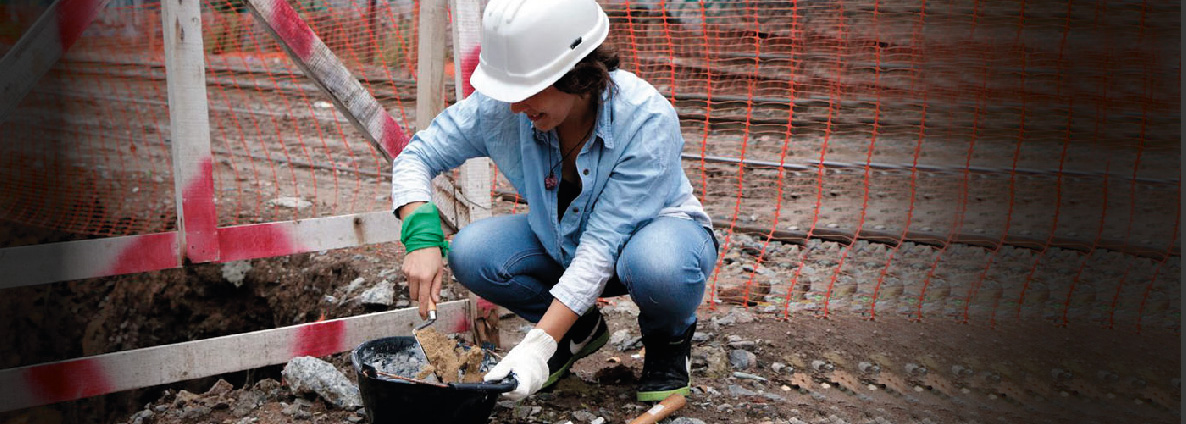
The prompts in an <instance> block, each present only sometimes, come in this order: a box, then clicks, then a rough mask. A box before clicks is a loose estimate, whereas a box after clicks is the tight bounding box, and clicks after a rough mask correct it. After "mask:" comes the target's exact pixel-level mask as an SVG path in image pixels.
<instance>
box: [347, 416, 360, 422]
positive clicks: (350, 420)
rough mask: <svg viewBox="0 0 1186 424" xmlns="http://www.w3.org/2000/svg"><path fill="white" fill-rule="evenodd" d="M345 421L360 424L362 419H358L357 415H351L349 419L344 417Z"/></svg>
mask: <svg viewBox="0 0 1186 424" xmlns="http://www.w3.org/2000/svg"><path fill="white" fill-rule="evenodd" d="M346 421H349V422H351V423H360V422H362V417H360V416H358V415H351V416H349V417H346Z"/></svg>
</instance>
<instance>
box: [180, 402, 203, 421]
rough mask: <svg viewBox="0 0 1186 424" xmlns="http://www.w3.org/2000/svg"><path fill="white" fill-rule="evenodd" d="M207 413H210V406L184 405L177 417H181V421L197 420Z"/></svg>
mask: <svg viewBox="0 0 1186 424" xmlns="http://www.w3.org/2000/svg"><path fill="white" fill-rule="evenodd" d="M207 415H210V407H208V406H201V405H197V406H187V407H185V409H182V410H181V413H180V414H177V418H181V419H182V420H183V421H197V420H199V419H201V418H202V417H205V416H207Z"/></svg>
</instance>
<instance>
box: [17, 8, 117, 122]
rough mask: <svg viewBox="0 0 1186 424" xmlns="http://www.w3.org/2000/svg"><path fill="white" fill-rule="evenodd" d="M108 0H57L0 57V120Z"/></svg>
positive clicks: (79, 34) (71, 43) (30, 88)
mask: <svg viewBox="0 0 1186 424" xmlns="http://www.w3.org/2000/svg"><path fill="white" fill-rule="evenodd" d="M108 1H109V0H57V1H55V2H54V3H53V4H51V5H50V6H49V7H48V8H46V9H45V12H44V13H42V14H41V17H40V18H37V21H36V22H34V23H33V26H31V27H29V29H28V30H26V31H25V33H24V35H22V36H21V39H20V40H18V41H17V43H16V45H14V46H12V49H10V50H8V52H7V53H6V54H5V55H4V57H3V58H2V59H0V123H3V122H4V121H5V120H6V119H8V117H10V116H12V112H13V110H14V109H16V107H17V105H19V104H20V103H21V101H22V100H24V98H25V96H26V95H28V94H29V92H30V91H32V90H33V86H35V85H36V84H37V81H40V80H41V77H42V76H44V75H45V73H46V72H48V71H49V69H50V68H52V67H53V65H54V64H55V63H57V62H58V59H60V58H61V57H62V54H64V53H65V52H66V51H67V50H69V49H70V47H71V46H73V45H74V42H75V41H78V38H79V37H80V36H81V35H82V32H83V30H85V29H86V27H87V26H88V25H90V23H91V21H93V20H94V19H95V16H97V15H98V14H99V11H100V10H103V8H104V7H107V2H108Z"/></svg>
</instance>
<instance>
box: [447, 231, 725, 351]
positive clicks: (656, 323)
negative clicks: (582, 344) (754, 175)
mask: <svg viewBox="0 0 1186 424" xmlns="http://www.w3.org/2000/svg"><path fill="white" fill-rule="evenodd" d="M716 261H717V242H716V239H715V238H714V237H713V235H712V232H711V231H709V230H708V229H706V228H704V227H702V226H700V224H697V223H696V222H694V221H691V220H687V219H680V218H667V217H660V218H656V219H654V220H652V221H650V222H649V223H647V224H646V225H644V226H643V227H641V228H639V229H638V230H637V231H636V232H635V233H634V235H633V236H631V237H630V239H629V240H627V241H626V245H625V246H624V247H623V248H622V254H621V255H619V257H618V263H617V264H616V266H615V268H616V272H615V274H616V275H615V276H614V277H613V278H611V279H610V281H609V283H608V284H606V288H605V291H603V292H602V296H603V297H609V296H620V295H623V294H627V293H629V294H630V297H631V298H632V299H633V300H634V303H636V304H637V305H638V310H639V316H638V324H639V327H640V328H641V330H642V334H644V335H651V334H655V335H657V336H662V337H676V336H680V335H682V334H683V333H684V331H686V330H687V329H688V327H689V326H691V325H692V323H694V322H695V321H696V307H697V306H699V305H700V302H701V300H702V299H703V297H704V285H705V281H706V280H707V277H708V276H709V275H710V274H712V270H713V267H714V266H716ZM449 267H450V268H452V270H453V275H454V276H455V277H456V278H457V281H459V282H461V284H462V285H464V286H465V287H466V288H468V289H469V290H470V291H473V292H474V293H476V294H477V295H478V296H481V297H483V298H485V299H486V300H489V301H491V302H494V303H495V304H497V305H500V306H503V307H505V308H507V309H509V310H511V311H512V312H514V313H515V314H517V315H519V316H520V317H523V319H526V320H527V321H530V322H533V323H534V322H539V320H540V318H541V317H543V315H544V312H546V311H547V310H548V306H550V305H551V304H552V295H551V294H550V293H549V292H548V290H549V289H550V288H551V287H552V286H553V285H555V284H556V282H557V281H559V279H560V275H562V274H563V273H564V266H563V265H561V264H560V263H558V262H556V261H555V260H553V259H552V258H551V257H550V256H548V254H547V252H545V251H544V247H543V246H542V245H541V244H540V242H539V240H538V239H536V237H535V234H534V233H532V232H531V229H530V228H529V227H528V224H527V215H522V214H520V215H504V216H496V217H493V218H487V219H483V220H480V221H477V222H474V223H472V224H469V225H467V226H465V227H464V228H462V229H461V231H460V232H459V233H458V234H457V235H456V236H454V237H453V242H452V243H451V245H450V251H449Z"/></svg>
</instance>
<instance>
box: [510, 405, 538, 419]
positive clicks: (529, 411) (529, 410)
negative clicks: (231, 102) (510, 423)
mask: <svg viewBox="0 0 1186 424" xmlns="http://www.w3.org/2000/svg"><path fill="white" fill-rule="evenodd" d="M542 410H543V407H540V406H527V405H519V406H516V407H515V412H514V415H515V418H518V419H520V420H526V419H527V418H528V417H531V416H532V415H535V414H538V413H539V411H542Z"/></svg>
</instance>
